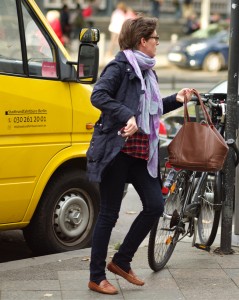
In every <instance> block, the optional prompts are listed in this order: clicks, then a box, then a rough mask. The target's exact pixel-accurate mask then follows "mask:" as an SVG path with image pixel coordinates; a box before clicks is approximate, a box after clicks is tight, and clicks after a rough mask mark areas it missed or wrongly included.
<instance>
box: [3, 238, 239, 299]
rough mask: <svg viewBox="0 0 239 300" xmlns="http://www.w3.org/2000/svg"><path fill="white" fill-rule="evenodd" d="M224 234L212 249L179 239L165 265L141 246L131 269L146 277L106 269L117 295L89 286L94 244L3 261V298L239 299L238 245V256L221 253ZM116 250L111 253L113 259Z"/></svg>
mask: <svg viewBox="0 0 239 300" xmlns="http://www.w3.org/2000/svg"><path fill="white" fill-rule="evenodd" d="M219 245H220V236H219V235H218V236H217V240H216V243H215V245H214V247H213V248H212V250H211V252H210V253H208V252H206V251H202V250H198V249H196V248H193V247H191V238H190V239H189V238H188V239H186V240H183V241H182V242H180V243H179V244H178V245H177V247H176V249H175V252H174V253H173V255H172V257H171V259H170V261H169V262H168V265H167V266H166V267H165V268H164V270H162V271H160V272H158V273H154V272H153V271H152V270H151V269H150V268H149V266H148V261H147V246H146V245H143V246H141V247H140V248H139V250H138V252H137V254H136V256H135V258H134V261H133V264H132V268H133V270H134V271H135V272H136V274H137V275H138V276H139V277H140V278H142V279H144V280H145V282H146V283H145V285H144V286H143V287H137V286H134V285H131V284H130V283H128V282H126V281H125V280H124V279H122V278H120V277H118V276H115V275H114V274H112V273H109V272H108V273H107V276H108V279H109V280H110V281H111V282H112V283H113V284H114V285H115V286H116V287H117V288H118V289H119V294H118V295H115V296H109V295H103V294H98V293H95V292H92V291H90V290H89V289H88V287H87V284H88V278H89V270H88V269H89V255H90V249H83V250H78V251H72V252H66V253H61V254H54V255H48V256H42V257H36V258H30V259H25V260H19V261H12V262H7V263H2V264H0V267H1V271H0V295H1V296H0V299H1V300H7V299H8V300H9V299H10V300H15V299H17V300H28V299H29V300H35V299H52V300H53V299H54V300H60V299H61V300H63V299H64V300H90V299H94V300H96V299H110V298H111V299H115V300H119V299H124V300H129V299H131V300H133V299H134V300H136V299H137V300H140V299H144V300H146V299H150V300H154V299H155V300H156V299H157V300H158V299H160V300H176V299H178V300H179V299H180V300H189V299H190V300H193V299H195V300H200V299H203V300H205V299H206V300H210V299H213V300H214V299H217V300H236V299H239V256H238V255H239V248H238V247H233V249H234V251H235V253H234V254H233V255H218V254H214V253H213V249H215V248H216V247H218V246H219ZM112 254H113V250H110V252H109V258H108V261H109V260H110V256H112Z"/></svg>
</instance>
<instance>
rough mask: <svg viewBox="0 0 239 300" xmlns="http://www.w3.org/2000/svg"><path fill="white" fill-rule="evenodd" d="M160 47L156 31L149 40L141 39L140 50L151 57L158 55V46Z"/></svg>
mask: <svg viewBox="0 0 239 300" xmlns="http://www.w3.org/2000/svg"><path fill="white" fill-rule="evenodd" d="M158 45H159V36H158V35H157V32H156V30H155V31H154V32H153V33H152V34H151V36H150V38H149V39H147V40H146V39H145V38H141V41H140V44H139V47H138V50H139V51H141V52H143V53H144V54H146V55H148V56H149V57H154V56H155V55H156V51H157V48H156V47H157V46H158Z"/></svg>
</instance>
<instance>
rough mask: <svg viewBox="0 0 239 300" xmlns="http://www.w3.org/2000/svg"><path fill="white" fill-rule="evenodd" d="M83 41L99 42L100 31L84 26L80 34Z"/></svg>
mask: <svg viewBox="0 0 239 300" xmlns="http://www.w3.org/2000/svg"><path fill="white" fill-rule="evenodd" d="M79 40H80V42H81V43H96V44H97V43H98V42H99V40H100V31H99V29H97V28H82V29H81V31H80V35H79Z"/></svg>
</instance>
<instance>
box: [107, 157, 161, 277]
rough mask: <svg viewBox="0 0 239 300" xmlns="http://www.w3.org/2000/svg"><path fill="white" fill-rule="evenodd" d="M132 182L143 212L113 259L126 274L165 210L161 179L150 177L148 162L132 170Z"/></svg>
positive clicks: (141, 163) (142, 162) (136, 165)
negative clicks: (138, 250)
mask: <svg viewBox="0 0 239 300" xmlns="http://www.w3.org/2000/svg"><path fill="white" fill-rule="evenodd" d="M130 182H132V184H133V186H134V188H135V190H136V191H137V193H138V195H139V197H140V199H141V201H142V204H143V210H142V211H141V212H140V214H139V215H138V216H137V218H136V219H135V220H134V222H133V224H132V225H131V228H130V230H129V232H128V234H127V235H126V237H125V239H124V242H123V243H122V245H121V246H120V248H119V251H118V253H116V254H115V255H114V258H113V261H114V262H115V263H117V264H118V265H119V266H120V267H121V268H122V269H124V270H125V271H126V272H128V271H129V269H130V262H131V261H132V258H133V256H134V254H135V252H136V251H137V249H138V247H139V246H140V244H141V243H142V242H143V240H144V239H145V237H146V236H147V234H148V233H149V231H150V230H151V228H152V226H153V225H154V222H155V221H156V220H157V219H158V218H159V217H160V216H161V215H162V213H163V210H164V201H163V197H162V192H161V185H160V182H159V179H158V178H153V177H151V176H150V175H149V173H148V171H147V162H146V161H144V160H140V161H139V162H138V163H137V164H135V165H134V167H133V168H131V169H130Z"/></svg>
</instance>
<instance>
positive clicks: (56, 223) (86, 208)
mask: <svg viewBox="0 0 239 300" xmlns="http://www.w3.org/2000/svg"><path fill="white" fill-rule="evenodd" d="M99 199H100V196H99V190H98V187H97V185H95V184H93V183H91V182H89V181H88V180H87V178H86V174H85V171H82V170H79V169H77V170H73V171H72V170H68V171H64V173H63V172H62V173H61V174H58V175H57V177H55V178H53V180H52V181H51V182H50V183H49V184H48V186H47V187H46V189H45V191H44V193H43V195H42V197H41V200H40V203H39V205H38V207H37V209H36V212H35V214H34V216H33V218H32V220H31V222H30V224H29V225H28V226H27V227H26V228H24V229H23V234H24V237H25V239H26V242H27V244H28V246H29V247H30V249H31V250H32V251H33V252H34V254H37V255H44V254H50V253H58V252H65V251H70V250H77V249H82V248H86V247H89V246H90V243H91V237H92V233H93V229H94V224H95V222H96V218H97V215H98V212H99Z"/></svg>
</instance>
